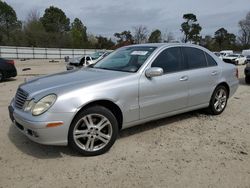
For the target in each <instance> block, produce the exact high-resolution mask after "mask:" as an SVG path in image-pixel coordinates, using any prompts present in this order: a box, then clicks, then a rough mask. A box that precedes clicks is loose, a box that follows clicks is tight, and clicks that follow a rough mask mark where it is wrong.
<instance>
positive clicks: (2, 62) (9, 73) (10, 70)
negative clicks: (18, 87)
mask: <svg viewBox="0 0 250 188" xmlns="http://www.w3.org/2000/svg"><path fill="white" fill-rule="evenodd" d="M16 75H17V71H16V67H15V62H14V61H13V60H8V59H3V58H0V82H1V81H3V80H4V79H5V78H10V77H15V76H16Z"/></svg>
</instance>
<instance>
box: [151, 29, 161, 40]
mask: <svg viewBox="0 0 250 188" xmlns="http://www.w3.org/2000/svg"><path fill="white" fill-rule="evenodd" d="M161 40H162V36H161V31H160V30H159V29H156V30H154V31H152V33H151V34H150V36H149V38H148V42H149V43H159V42H161Z"/></svg>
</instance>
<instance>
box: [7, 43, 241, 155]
mask: <svg viewBox="0 0 250 188" xmlns="http://www.w3.org/2000/svg"><path fill="white" fill-rule="evenodd" d="M237 77H238V70H237V68H236V67H235V66H234V65H231V64H226V63H224V62H222V61H221V60H220V59H219V58H218V57H216V56H215V55H214V54H213V53H211V52H210V51H208V50H207V49H205V48H202V47H200V46H196V45H190V44H143V45H132V46H127V47H122V48H120V49H118V50H116V51H114V52H113V53H112V54H110V55H109V56H108V57H106V58H104V59H103V60H101V61H99V62H98V63H97V64H95V65H93V66H90V67H87V68H82V69H79V70H74V71H68V72H62V73H58V74H54V75H49V76H45V77H40V78H35V79H33V80H30V81H28V82H26V83H24V84H22V85H20V86H19V88H18V90H17V93H16V95H15V97H14V98H13V100H12V102H11V104H10V106H9V114H10V118H11V119H12V121H13V122H14V125H15V126H16V127H17V128H18V129H19V130H20V131H21V132H22V133H24V134H25V135H26V136H27V137H29V138H30V139H31V140H33V141H35V142H38V143H41V144H48V145H69V146H70V147H71V148H73V149H74V150H75V151H77V152H79V153H81V154H83V155H87V156H89V155H99V154H102V153H105V152H106V151H108V150H109V149H110V148H111V146H112V145H113V144H114V142H115V140H116V138H117V135H118V132H119V131H120V130H121V129H125V128H128V127H131V126H135V125H138V124H142V123H144V122H148V121H152V120H156V119H159V118H163V117H168V116H172V115H175V114H180V113H184V112H187V111H191V110H196V109H202V108H206V109H207V110H208V112H209V113H210V114H213V115H218V114H221V113H222V112H223V111H224V109H225V108H226V105H227V101H228V98H229V97H231V96H232V95H233V94H234V93H235V91H236V90H237V88H238V84H239V81H238V78H237Z"/></svg>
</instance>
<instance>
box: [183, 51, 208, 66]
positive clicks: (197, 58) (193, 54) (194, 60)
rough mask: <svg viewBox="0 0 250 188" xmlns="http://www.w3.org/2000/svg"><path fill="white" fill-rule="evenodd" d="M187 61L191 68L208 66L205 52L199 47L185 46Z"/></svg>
mask: <svg viewBox="0 0 250 188" xmlns="http://www.w3.org/2000/svg"><path fill="white" fill-rule="evenodd" d="M183 53H184V57H185V61H187V62H188V67H189V69H197V68H203V67H207V61H206V57H205V53H204V52H203V51H202V50H200V49H197V48H192V47H183Z"/></svg>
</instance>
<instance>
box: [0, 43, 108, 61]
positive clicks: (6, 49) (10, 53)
mask: <svg viewBox="0 0 250 188" xmlns="http://www.w3.org/2000/svg"><path fill="white" fill-rule="evenodd" d="M96 51H100V50H97V49H67V48H33V47H14V46H0V57H2V58H11V59H63V58H64V57H65V56H69V57H70V58H72V57H77V56H80V55H89V54H92V53H94V52H96ZM102 51H105V50H102Z"/></svg>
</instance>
